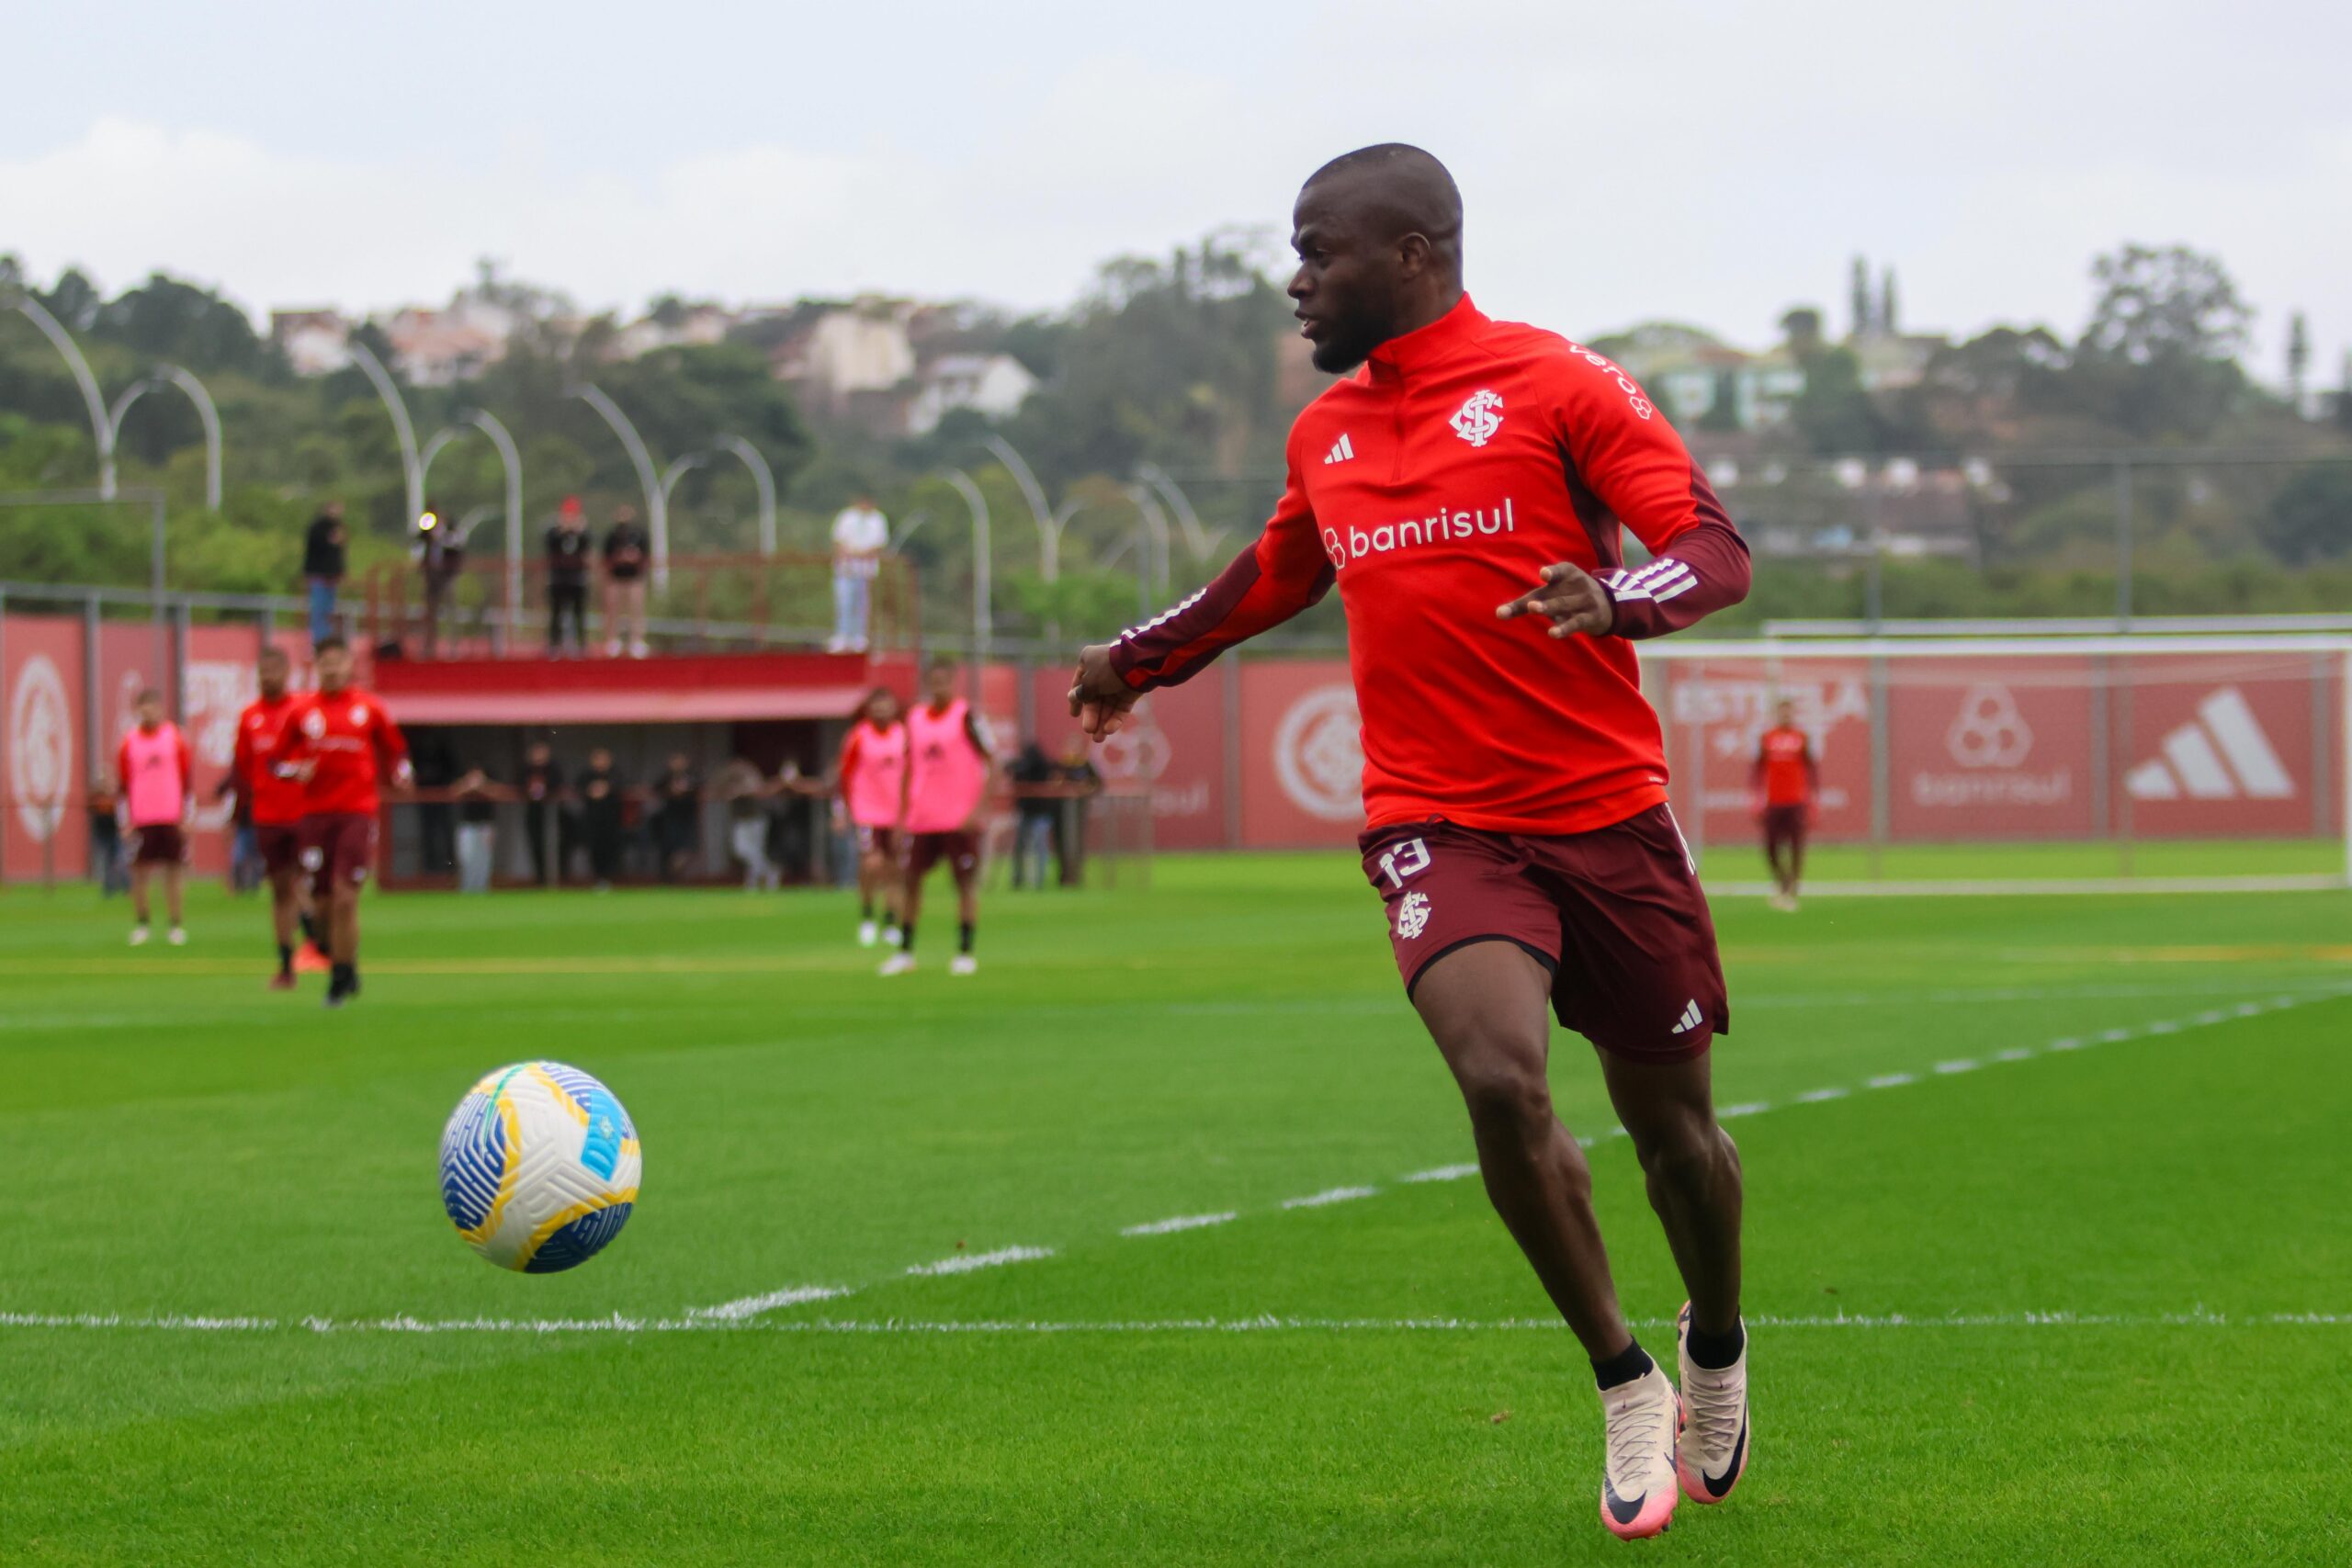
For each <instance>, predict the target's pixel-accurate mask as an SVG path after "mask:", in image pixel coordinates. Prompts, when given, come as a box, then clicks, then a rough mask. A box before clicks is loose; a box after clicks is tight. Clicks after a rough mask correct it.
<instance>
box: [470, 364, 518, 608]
mask: <svg viewBox="0 0 2352 1568" xmlns="http://www.w3.org/2000/svg"><path fill="white" fill-rule="evenodd" d="M458 423H460V424H470V425H472V426H473V427H474V428H475V429H476V430H479V431H481V433H482V434H484V435H485V436H487V437H489V439H490V444H491V445H492V446H495V447H497V448H498V461H499V463H500V465H501V466H502V467H503V468H505V470H506V626H507V631H508V633H509V635H512V634H513V632H514V629H515V627H516V626H518V625H520V624H521V621H522V618H523V454H522V453H521V452H520V451H518V450H517V449H516V448H515V438H514V437H513V436H512V435H509V434H507V433H506V427H505V426H504V425H503V424H501V423H499V422H498V418H497V416H496V415H494V414H492V412H490V411H489V410H488V409H468V410H466V411H465V412H463V413H460V414H459V415H458Z"/></svg>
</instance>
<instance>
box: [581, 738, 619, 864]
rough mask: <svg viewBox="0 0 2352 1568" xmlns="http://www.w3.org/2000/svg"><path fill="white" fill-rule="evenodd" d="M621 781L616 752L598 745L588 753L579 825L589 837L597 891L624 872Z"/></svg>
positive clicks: (589, 858) (583, 775) (586, 837)
mask: <svg viewBox="0 0 2352 1568" xmlns="http://www.w3.org/2000/svg"><path fill="white" fill-rule="evenodd" d="M580 827H581V833H582V837H584V838H585V839H586V840H588V867H589V870H590V871H591V872H592V873H593V874H594V876H595V878H596V891H597V892H599V893H605V892H609V891H610V890H611V888H612V886H613V880H614V878H616V877H617V876H619V875H620V874H621V848H622V842H623V836H624V834H625V832H626V831H627V829H628V818H627V814H626V802H624V801H623V800H622V798H621V781H620V779H619V777H618V776H617V775H616V774H615V773H614V772H613V754H612V752H610V751H608V750H605V748H604V747H602V746H599V747H597V748H596V749H595V750H594V751H591V752H589V753H588V771H587V772H586V773H582V774H581V775H580Z"/></svg>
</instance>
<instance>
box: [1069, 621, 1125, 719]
mask: <svg viewBox="0 0 2352 1568" xmlns="http://www.w3.org/2000/svg"><path fill="white" fill-rule="evenodd" d="M1136 695H1137V693H1136V689H1135V688H1134V687H1133V686H1130V685H1128V684H1127V682H1126V678H1125V676H1123V675H1121V674H1120V673H1119V672H1118V671H1116V670H1114V669H1112V668H1111V645H1110V644H1109V643H1107V642H1098V643H1096V644H1094V645H1093V646H1092V647H1091V648H1086V649H1080V650H1079V655H1078V673H1077V675H1076V676H1074V677H1073V678H1072V679H1071V681H1070V683H1069V716H1070V717H1072V718H1074V719H1076V720H1078V727H1079V728H1080V729H1083V730H1084V731H1086V738H1087V739H1090V740H1102V739H1107V738H1109V737H1111V736H1114V735H1116V734H1118V733H1119V727H1120V725H1121V724H1123V723H1124V722H1125V719H1126V716H1127V710H1128V709H1129V708H1132V707H1134V706H1135V705H1136Z"/></svg>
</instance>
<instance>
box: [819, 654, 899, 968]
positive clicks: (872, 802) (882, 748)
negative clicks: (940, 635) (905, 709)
mask: <svg viewBox="0 0 2352 1568" xmlns="http://www.w3.org/2000/svg"><path fill="white" fill-rule="evenodd" d="M833 787H834V789H835V790H836V791H838V792H839V794H840V796H841V803H842V810H843V811H844V812H846V813H847V814H848V817H849V822H850V827H851V828H852V829H854V830H855V832H856V834H857V897H858V925H857V945H858V946H860V947H872V946H873V945H874V943H875V942H876V938H877V936H878V937H879V939H880V940H882V941H884V942H888V943H889V944H890V945H891V946H892V947H896V946H898V945H899V823H900V820H901V819H902V818H904V817H905V815H906V809H907V727H906V723H905V721H904V720H903V719H902V718H900V716H899V698H898V694H896V693H895V692H893V691H891V690H890V688H889V687H888V686H876V687H875V688H874V690H873V691H872V692H871V693H869V694H867V695H866V699H865V705H863V706H862V707H861V708H860V709H859V711H858V716H857V722H856V723H855V724H854V725H852V726H851V727H850V732H849V739H846V740H844V741H842V759H841V764H840V766H839V767H838V768H837V769H836V770H835V773H834V779H833ZM877 900H878V901H879V902H880V903H881V905H882V918H883V919H885V920H886V921H888V929H887V930H883V931H876V927H875V924H874V906H875V904H876V901H877Z"/></svg>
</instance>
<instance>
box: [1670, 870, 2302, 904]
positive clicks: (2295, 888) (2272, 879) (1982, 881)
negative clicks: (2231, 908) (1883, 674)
mask: <svg viewBox="0 0 2352 1568" xmlns="http://www.w3.org/2000/svg"><path fill="white" fill-rule="evenodd" d="M2342 886H2344V876H2343V874H2342V873H2340V872H2312V873H2309V874H2293V873H2290V874H2282V875H2277V876H2081V877H2043V876H2020V877H2018V878H2016V879H2015V880H2013V881H2012V880H2007V879H2002V878H1978V879H1972V878H1965V877H1954V878H1951V879H1949V880H1934V879H1926V878H1922V879H1917V880H1911V881H1899V882H1808V883H1806V884H1805V887H1804V896H1805V897H1808V898H1838V897H1846V898H1973V897H2006V896H2008V895H2011V894H2016V895H2020V896H2022V895H2026V894H2045V893H2165V894H2172V893H2327V892H2334V891H2335V890H2337V889H2340V888H2341V887H2342ZM1779 891H1780V889H1779V888H1778V887H1776V886H1773V885H1772V884H1771V883H1769V882H1711V883H1709V884H1707V896H1708V897H1711V898H1717V897H1723V898H1768V897H1771V896H1772V895H1773V894H1774V893H1777V892H1779Z"/></svg>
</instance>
